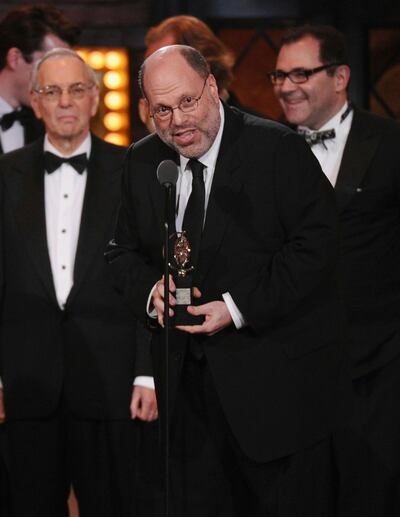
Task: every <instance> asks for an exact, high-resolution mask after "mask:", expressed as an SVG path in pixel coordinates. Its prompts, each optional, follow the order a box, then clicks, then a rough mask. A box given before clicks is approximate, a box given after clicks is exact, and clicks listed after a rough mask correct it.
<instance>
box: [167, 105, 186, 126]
mask: <svg viewBox="0 0 400 517" xmlns="http://www.w3.org/2000/svg"><path fill="white" fill-rule="evenodd" d="M186 117H187V113H184V112H183V111H182V110H180V109H179V108H175V109H174V110H172V116H171V122H172V120H173V123H174V124H175V125H176V126H179V125H180V124H182V123H183V121H184V120H185V118H186Z"/></svg>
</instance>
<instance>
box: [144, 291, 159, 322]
mask: <svg viewBox="0 0 400 517" xmlns="http://www.w3.org/2000/svg"><path fill="white" fill-rule="evenodd" d="M157 284H158V282H156V283H155V284H154V285H153V287H152V289H151V291H150V294H149V297H148V298H147V304H146V312H147V316H149V318H153V319H156V318H157V311H156V309H155V308H154V305H153V304H152V302H151V299H152V298H153V293H154V289H155V288H156V287H157Z"/></svg>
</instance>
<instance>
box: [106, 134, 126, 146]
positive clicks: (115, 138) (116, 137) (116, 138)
mask: <svg viewBox="0 0 400 517" xmlns="http://www.w3.org/2000/svg"><path fill="white" fill-rule="evenodd" d="M104 140H105V141H106V142H110V143H111V144H115V145H129V143H130V142H129V139H128V137H127V135H125V134H122V133H107V134H106V136H105V137H104Z"/></svg>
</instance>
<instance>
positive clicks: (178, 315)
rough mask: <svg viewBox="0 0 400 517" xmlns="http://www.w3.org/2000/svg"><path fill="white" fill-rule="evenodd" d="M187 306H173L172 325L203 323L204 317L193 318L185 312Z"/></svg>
mask: <svg viewBox="0 0 400 517" xmlns="http://www.w3.org/2000/svg"><path fill="white" fill-rule="evenodd" d="M187 307H188V306H187V305H175V307H174V317H173V318H172V325H173V326H174V327H175V326H176V325H201V324H202V323H203V322H204V316H194V315H193V314H190V313H189V312H188V311H187Z"/></svg>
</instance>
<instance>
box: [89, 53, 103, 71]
mask: <svg viewBox="0 0 400 517" xmlns="http://www.w3.org/2000/svg"><path fill="white" fill-rule="evenodd" d="M87 62H88V64H89V66H91V67H92V68H94V69H95V70H101V69H102V68H104V54H103V52H100V51H99V50H94V51H93V52H90V53H89V55H88V58H87Z"/></svg>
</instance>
